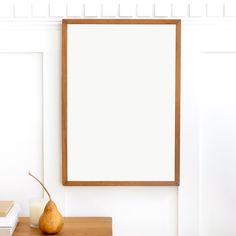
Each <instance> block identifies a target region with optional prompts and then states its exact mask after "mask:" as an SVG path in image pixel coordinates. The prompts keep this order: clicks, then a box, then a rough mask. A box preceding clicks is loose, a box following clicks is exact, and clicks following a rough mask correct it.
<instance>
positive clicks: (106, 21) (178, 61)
mask: <svg viewBox="0 0 236 236" xmlns="http://www.w3.org/2000/svg"><path fill="white" fill-rule="evenodd" d="M68 24H164V25H165V24H167V25H169V24H173V25H175V26H176V58H175V59H176V60H175V65H176V67H175V80H176V86H175V170H174V171H175V174H174V175H175V179H174V181H128V180H127V181H69V180H68V173H67V171H68V170H67V168H68V166H67V25H68ZM180 68H181V20H156V19H128V20H127V19H63V20H62V183H63V185H65V186H178V185H179V184H180V75H181V70H180Z"/></svg>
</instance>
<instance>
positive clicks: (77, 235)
mask: <svg viewBox="0 0 236 236" xmlns="http://www.w3.org/2000/svg"><path fill="white" fill-rule="evenodd" d="M64 220H65V223H64V227H63V229H62V231H61V232H60V233H58V234H57V235H60V236H85V235H86V236H112V218H111V217H65V218H64ZM29 225H30V223H29V218H28V217H21V218H20V219H19V223H18V225H17V227H16V230H15V232H14V234H13V236H38V235H41V236H42V235H43V234H42V233H41V232H40V230H39V229H35V228H31V227H30V226H29Z"/></svg>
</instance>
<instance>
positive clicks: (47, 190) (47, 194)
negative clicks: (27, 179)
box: [29, 172, 52, 200]
mask: <svg viewBox="0 0 236 236" xmlns="http://www.w3.org/2000/svg"><path fill="white" fill-rule="evenodd" d="M29 175H30V176H31V177H33V178H34V179H36V180H37V181H38V182H39V183H40V185H41V186H42V187H43V188H44V190H45V191H46V193H47V195H48V197H49V199H50V200H52V199H51V195H50V193H49V192H48V190H47V189H46V188H45V186H44V185H43V183H42V182H41V181H40V180H39V179H37V178H36V177H35V176H33V175H32V174H31V173H30V172H29Z"/></svg>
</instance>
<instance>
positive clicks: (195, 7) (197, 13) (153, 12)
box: [0, 1, 236, 20]
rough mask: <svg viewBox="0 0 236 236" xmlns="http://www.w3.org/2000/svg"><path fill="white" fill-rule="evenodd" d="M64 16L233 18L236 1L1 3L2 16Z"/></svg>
mask: <svg viewBox="0 0 236 236" xmlns="http://www.w3.org/2000/svg"><path fill="white" fill-rule="evenodd" d="M62 17H64V18H65V17H78V18H84V17H99V18H103V17H144V18H149V17H158V18H166V17H169V18H175V17H179V18H214V17H221V18H233V17H236V3H235V2H226V3H224V2H221V3H205V2H199V3H197V2H195V3H188V2H185V3H183V2H178V3H168V2H166V3H165V2H159V3H155V4H152V3H137V4H136V3H122V4H111V3H105V4H100V3H96V4H91V3H88V4H83V3H80V2H76V3H75V2H67V3H66V2H62V1H51V2H50V3H48V2H34V3H31V2H30V1H29V2H26V3H0V20H2V19H6V18H9V19H12V18H13V19H29V18H30V19H58V18H59V19H61V18H62Z"/></svg>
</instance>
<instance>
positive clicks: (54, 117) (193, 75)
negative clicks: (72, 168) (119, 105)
mask: <svg viewBox="0 0 236 236" xmlns="http://www.w3.org/2000/svg"><path fill="white" fill-rule="evenodd" d="M29 2H30V1H29ZM29 2H28V3H29ZM42 2H43V3H48V2H47V1H42ZM5 3H6V2H5ZM5 3H4V4H3V5H1V4H2V2H0V5H1V8H0V9H1V10H0V15H1V16H2V18H1V20H0V62H1V63H0V91H1V92H0V107H1V116H0V143H1V145H0V160H1V164H0V170H1V171H0V177H1V179H0V199H4V198H13V199H15V200H16V201H18V202H20V203H21V205H22V212H21V214H22V215H27V211H28V200H29V199H30V198H32V197H34V196H36V197H41V196H42V190H41V189H40V187H39V186H38V185H37V183H34V182H33V180H32V179H30V177H28V176H27V172H28V170H29V168H30V169H31V170H32V171H33V172H34V173H35V174H36V175H38V176H39V177H40V178H42V179H43V180H44V182H45V184H46V186H48V188H49V189H50V191H51V192H52V195H53V197H54V199H55V201H56V202H57V204H58V206H59V208H60V209H61V211H62V212H63V214H64V215H65V216H69V215H73V216H75V215H80V216H82V215H85V216H86V215H87V216H89V215H90V216H91V215H95V216H99V215H104V216H112V217H113V234H114V235H115V236H132V235H135V236H144V235H145V236H146V235H148V236H149V235H150V236H157V235H164V236H177V235H179V236H231V235H232V236H233V235H234V232H235V220H234V219H235V212H236V211H235V210H236V209H235V208H236V206H235V193H236V190H235V187H234V179H235V177H236V174H235V172H234V166H235V164H236V163H235V156H236V150H235V145H234V140H235V133H236V130H235V124H234V123H235V112H234V110H235V109H234V107H235V100H236V95H235V94H236V93H234V88H235V69H234V68H235V66H234V62H235V60H236V58H235V52H236V44H235V42H236V33H235V31H236V30H235V29H236V27H235V26H236V22H235V20H234V18H233V16H235V13H234V11H233V9H234V7H233V6H234V4H233V3H229V2H228V1H227V2H226V5H225V8H224V9H225V12H223V13H224V16H223V13H222V9H223V8H221V7H219V6H218V5H217V4H213V5H212V4H211V7H210V8H208V12H207V14H208V16H209V18H207V17H206V16H207V15H206V13H204V9H205V8H204V7H203V8H201V5H199V4H192V3H191V5H190V13H186V12H185V10H186V8H185V7H186V4H185V3H183V1H181V4H180V5H178V7H174V8H173V9H174V10H172V11H171V12H172V13H173V15H172V16H173V17H174V15H176V17H177V15H186V16H188V17H185V18H183V27H182V100H181V105H182V107H181V185H180V187H179V188H176V187H146V188H145V187H63V186H62V184H61V145H60V143H61V140H60V135H61V131H60V76H61V75H60V74H61V73H60V47H61V43H60V37H61V35H60V33H61V31H60V26H59V24H58V22H59V21H60V17H58V16H60V15H61V16H62V15H66V14H67V15H68V16H69V14H70V13H71V14H72V13H73V11H72V12H71V11H69V10H68V9H69V8H68V9H67V12H66V10H65V9H66V8H65V5H63V4H62V5H60V4H59V5H58V4H57V3H55V1H52V2H50V4H52V5H53V7H52V6H51V5H50V11H49V7H48V8H45V7H44V5H43V6H42V5H41V4H38V5H39V6H38V7H37V8H34V7H32V8H27V7H26V6H28V5H27V4H26V5H20V6H21V7H20V6H19V5H17V6H16V8H17V10H16V12H15V13H14V11H12V5H11V4H10V6H9V4H8V3H7V4H5ZM141 3H144V2H140V4H141ZM182 3H183V4H182ZM34 4H36V3H34ZM209 4H210V3H209ZM95 5H96V4H92V3H91V4H88V7H87V8H88V9H89V10H88V9H87V14H89V15H96V14H97V15H98V16H101V6H100V4H98V5H96V6H95ZM144 5H145V6H142V7H141V8H139V9H142V10H139V13H138V14H143V15H148V14H150V13H149V12H150V11H148V7H147V5H146V4H144ZM160 5H161V6H162V7H160V8H158V9H159V10H158V11H156V12H155V13H151V14H150V17H155V16H158V14H159V15H168V14H169V9H170V8H169V5H168V6H167V7H166V5H165V3H164V2H162V3H161V4H160ZM108 6H109V7H108ZM114 6H116V4H110V5H109V4H107V5H106V7H107V8H106V14H107V15H109V14H112V12H113V15H115V16H116V17H118V13H117V11H116V10H117V8H116V7H114ZM220 6H221V5H220ZM68 7H69V5H68ZM155 7H156V6H154V8H155ZM51 8H52V9H51ZM114 8H115V10H114ZM4 9H5V10H4ZM7 9H8V10H7ZM27 9H28V10H27ZM76 9H78V12H80V11H79V9H80V8H76ZM112 9H113V10H112ZM122 9H123V10H122V11H123V13H122V14H124V15H129V14H131V16H138V15H136V13H135V11H134V13H132V12H133V9H134V8H133V5H132V4H131V5H130V6H128V5H127V4H125V5H123V7H122ZM135 9H136V8H135ZM145 9H146V10H145ZM155 9H156V8H155ZM187 9H188V8H187ZM191 9H192V10H191ZM209 9H211V10H209ZM114 12H116V13H115V14H114ZM130 12H131V13H130ZM13 13H14V14H15V15H14V14H13ZM4 14H5V15H4ZM37 14H38V16H37ZM73 14H77V13H76V12H74V13H73ZM83 14H84V13H83ZM83 14H82V16H83V17H84V15H83ZM154 14H155V15H154ZM204 14H205V15H204ZM199 15H200V16H202V17H201V18H199ZM214 15H215V16H214ZM197 16H198V18H196V17H197ZM216 16H217V18H216ZM228 16H231V17H228ZM3 65H4V66H3ZM9 67H10V68H13V69H12V70H11V69H9ZM18 78H20V79H21V83H19V81H18ZM11 81H12V83H14V84H15V83H17V87H18V89H16V88H14V87H13V85H12V84H11ZM9 87H10V90H11V91H13V88H14V89H15V92H14V95H10V94H6V90H9V89H7V88H9ZM4 88H6V90H5V89H4ZM28 97H30V99H27V98H28ZM11 104H14V105H15V106H14V105H13V107H14V109H13V110H11V111H10V113H9V117H10V118H9V119H8V117H6V116H4V114H7V112H9V111H8V107H9V106H11ZM19 110H20V111H19ZM21 111H25V112H21ZM42 111H43V112H42ZM12 117H14V118H15V119H12ZM28 118H30V122H28V123H27V124H26V120H27V119H28ZM11 119H12V122H11V123H10V120H11ZM5 124H6V125H5ZM18 124H20V125H18ZM13 128H14V129H13ZM9 136H12V137H13V138H11V137H9ZM6 137H8V138H6ZM18 141H19V142H18ZM6 183H7V186H6Z"/></svg>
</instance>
